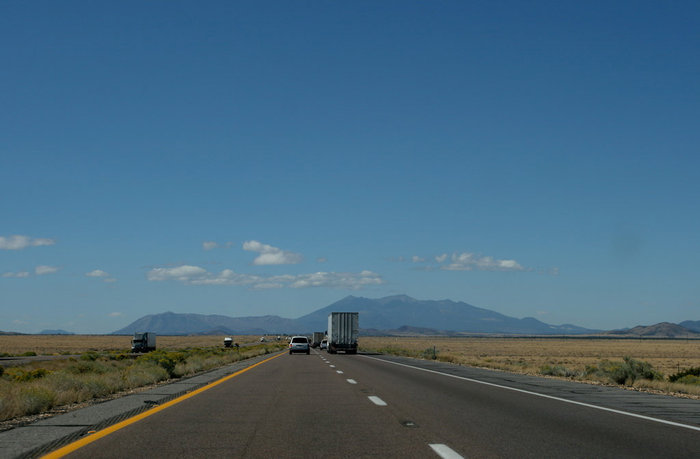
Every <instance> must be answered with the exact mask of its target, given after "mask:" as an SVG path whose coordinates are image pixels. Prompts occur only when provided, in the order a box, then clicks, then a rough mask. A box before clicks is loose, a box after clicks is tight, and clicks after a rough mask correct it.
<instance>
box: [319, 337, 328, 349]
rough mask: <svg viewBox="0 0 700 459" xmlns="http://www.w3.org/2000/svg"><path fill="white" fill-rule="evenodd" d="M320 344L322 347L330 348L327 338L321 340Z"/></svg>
mask: <svg viewBox="0 0 700 459" xmlns="http://www.w3.org/2000/svg"><path fill="white" fill-rule="evenodd" d="M319 346H320V348H321V349H328V340H327V339H323V340H321V344H320V345H319Z"/></svg>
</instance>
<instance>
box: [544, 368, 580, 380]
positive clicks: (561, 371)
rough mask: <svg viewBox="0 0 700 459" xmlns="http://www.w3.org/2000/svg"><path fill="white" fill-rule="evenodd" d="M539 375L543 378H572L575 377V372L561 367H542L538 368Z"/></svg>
mask: <svg viewBox="0 0 700 459" xmlns="http://www.w3.org/2000/svg"><path fill="white" fill-rule="evenodd" d="M540 374H542V375H545V376H559V377H563V378H573V377H575V376H577V374H576V372H575V371H573V370H569V369H568V368H566V367H565V366H563V365H554V366H552V365H544V366H542V367H540Z"/></svg>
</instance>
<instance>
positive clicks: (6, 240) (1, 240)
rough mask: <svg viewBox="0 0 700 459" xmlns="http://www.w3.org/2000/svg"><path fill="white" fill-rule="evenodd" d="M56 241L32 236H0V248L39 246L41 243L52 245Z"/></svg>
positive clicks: (11, 248)
mask: <svg viewBox="0 0 700 459" xmlns="http://www.w3.org/2000/svg"><path fill="white" fill-rule="evenodd" d="M55 243H56V241H54V240H53V239H46V238H32V237H29V236H21V235H14V236H9V237H5V236H0V249H4V250H21V249H26V248H27V247H39V246H42V245H54V244H55Z"/></svg>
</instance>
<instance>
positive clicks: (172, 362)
mask: <svg viewBox="0 0 700 459" xmlns="http://www.w3.org/2000/svg"><path fill="white" fill-rule="evenodd" d="M282 347H283V345H282V344H278V343H266V344H260V345H255V346H250V347H245V348H241V349H227V350H224V349H222V348H219V347H209V348H186V349H179V350H158V351H154V352H151V353H148V354H144V355H140V356H138V357H136V358H131V356H129V355H128V354H127V353H126V352H124V351H120V350H108V351H95V350H91V351H88V352H84V353H82V354H81V355H80V356H79V357H77V358H76V357H70V358H67V359H57V360H51V361H41V362H34V363H29V364H25V365H21V366H16V367H9V368H3V367H0V421H4V420H8V419H12V418H15V417H18V416H25V415H32V414H37V413H42V412H45V411H48V410H50V409H52V408H53V407H56V406H61V405H67V404H71V403H79V402H84V401H86V400H91V399H96V398H100V397H104V396H107V395H110V394H116V393H119V392H122V391H128V390H132V389H136V388H139V387H143V386H146V385H151V384H154V383H158V382H161V381H165V380H169V379H172V378H179V377H182V376H189V375H194V374H196V373H198V372H201V371H206V370H210V369H213V368H217V367H220V366H223V365H227V364H230V363H233V362H236V361H239V360H243V359H247V358H251V357H255V356H258V355H263V354H268V353H270V352H274V351H277V350H279V349H281V348H282Z"/></svg>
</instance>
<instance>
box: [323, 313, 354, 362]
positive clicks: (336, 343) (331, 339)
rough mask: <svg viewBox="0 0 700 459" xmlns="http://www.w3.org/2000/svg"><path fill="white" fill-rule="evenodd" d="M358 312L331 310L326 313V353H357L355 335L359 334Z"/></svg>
mask: <svg viewBox="0 0 700 459" xmlns="http://www.w3.org/2000/svg"><path fill="white" fill-rule="evenodd" d="M359 316H360V314H359V313H357V312H331V313H330V314H329V315H328V353H329V354H335V353H336V352H338V351H344V352H345V353H346V354H357V337H358V336H359V334H360V317H359Z"/></svg>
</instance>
